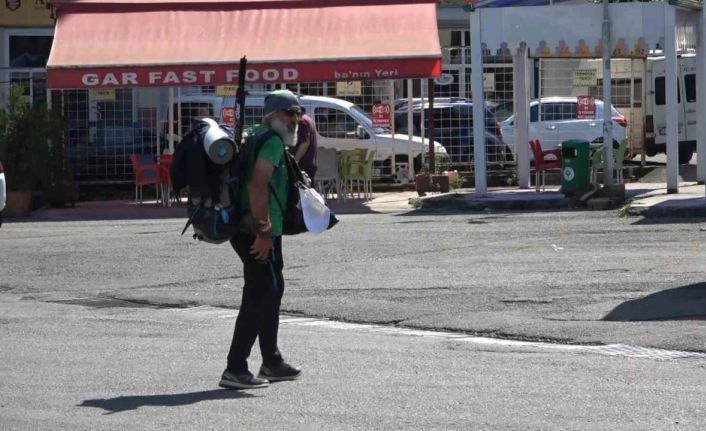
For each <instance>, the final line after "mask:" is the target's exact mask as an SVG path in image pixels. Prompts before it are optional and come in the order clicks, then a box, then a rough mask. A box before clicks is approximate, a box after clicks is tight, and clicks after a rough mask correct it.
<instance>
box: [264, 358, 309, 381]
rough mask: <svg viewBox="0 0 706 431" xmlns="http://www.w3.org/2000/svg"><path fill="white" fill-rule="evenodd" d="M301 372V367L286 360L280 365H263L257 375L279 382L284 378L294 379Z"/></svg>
mask: <svg viewBox="0 0 706 431" xmlns="http://www.w3.org/2000/svg"><path fill="white" fill-rule="evenodd" d="M301 372H302V370H301V368H298V367H293V366H291V365H289V364H288V363H286V362H280V363H279V364H278V365H273V366H267V365H263V366H261V367H260V372H259V373H258V375H257V376H258V377H260V378H262V379H267V380H269V381H271V382H279V381H282V380H294V379H296V378H297V377H299V375H300V374H301Z"/></svg>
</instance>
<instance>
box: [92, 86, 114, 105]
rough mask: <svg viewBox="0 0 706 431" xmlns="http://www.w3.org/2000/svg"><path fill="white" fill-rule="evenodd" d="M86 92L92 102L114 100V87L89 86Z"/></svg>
mask: <svg viewBox="0 0 706 431" xmlns="http://www.w3.org/2000/svg"><path fill="white" fill-rule="evenodd" d="M88 94H89V96H90V98H91V100H92V101H93V102H115V89H114V88H91V89H90V90H88Z"/></svg>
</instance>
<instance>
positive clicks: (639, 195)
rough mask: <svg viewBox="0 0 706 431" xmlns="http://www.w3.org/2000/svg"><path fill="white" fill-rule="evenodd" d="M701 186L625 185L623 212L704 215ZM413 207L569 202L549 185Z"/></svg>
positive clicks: (455, 194) (436, 198)
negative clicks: (538, 189)
mask: <svg viewBox="0 0 706 431" xmlns="http://www.w3.org/2000/svg"><path fill="white" fill-rule="evenodd" d="M704 196H705V191H704V186H703V185H698V184H696V183H693V182H684V183H680V184H679V193H677V194H668V193H667V188H666V184H664V183H639V182H638V183H628V184H625V200H626V202H627V204H626V206H625V208H626V214H627V215H632V216H642V217H703V216H706V198H705V197H704ZM412 203H413V205H414V206H415V207H417V208H421V209H430V210H465V211H483V210H488V209H490V210H530V211H537V210H550V209H554V210H562V209H570V208H571V205H572V201H571V200H570V199H567V198H566V197H565V196H564V194H563V193H560V192H559V187H558V186H549V187H547V188H546V189H545V191H542V192H539V193H537V192H536V191H535V190H534V189H518V188H516V187H514V188H494V189H490V190H489V193H488V194H487V195H486V196H482V197H479V196H476V194H475V192H474V191H473V190H472V189H461V190H455V191H452V192H449V193H442V194H435V195H431V196H425V197H422V198H413V200H412Z"/></svg>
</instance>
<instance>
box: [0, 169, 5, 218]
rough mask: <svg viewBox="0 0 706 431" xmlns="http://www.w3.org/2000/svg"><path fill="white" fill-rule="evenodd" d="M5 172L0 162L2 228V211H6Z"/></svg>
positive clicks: (0, 214)
mask: <svg viewBox="0 0 706 431" xmlns="http://www.w3.org/2000/svg"><path fill="white" fill-rule="evenodd" d="M5 195H6V193H5V170H4V168H3V167H2V161H0V226H2V211H3V210H4V209H5Z"/></svg>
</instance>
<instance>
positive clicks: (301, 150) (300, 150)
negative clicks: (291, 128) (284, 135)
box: [294, 139, 309, 163]
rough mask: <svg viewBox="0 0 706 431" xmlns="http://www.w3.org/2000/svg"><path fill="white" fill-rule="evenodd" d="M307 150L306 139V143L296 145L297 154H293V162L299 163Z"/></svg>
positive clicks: (307, 141)
mask: <svg viewBox="0 0 706 431" xmlns="http://www.w3.org/2000/svg"><path fill="white" fill-rule="evenodd" d="M308 149H309V140H308V139H307V140H306V141H302V142H300V143H299V144H297V152H296V153H295V154H294V160H296V161H297V163H299V162H300V161H301V159H302V157H304V154H306V150H308Z"/></svg>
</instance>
